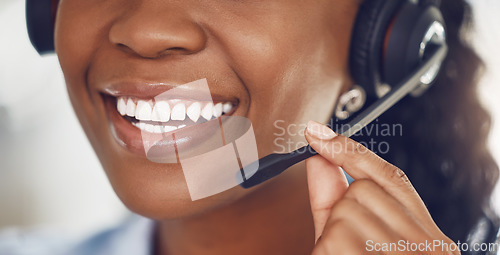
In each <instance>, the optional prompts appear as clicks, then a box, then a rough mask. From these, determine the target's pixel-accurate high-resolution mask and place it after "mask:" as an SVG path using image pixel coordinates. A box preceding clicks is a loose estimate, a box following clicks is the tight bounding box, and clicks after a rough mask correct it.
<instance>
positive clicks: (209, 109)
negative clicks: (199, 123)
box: [201, 103, 214, 120]
mask: <svg viewBox="0 0 500 255" xmlns="http://www.w3.org/2000/svg"><path fill="white" fill-rule="evenodd" d="M213 108H214V104H213V103H208V104H207V105H205V107H203V110H202V111H201V116H202V117H203V118H205V119H206V120H211V119H212V115H213Z"/></svg>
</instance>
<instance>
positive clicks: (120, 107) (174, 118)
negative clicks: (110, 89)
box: [115, 96, 237, 133]
mask: <svg viewBox="0 0 500 255" xmlns="http://www.w3.org/2000/svg"><path fill="white" fill-rule="evenodd" d="M115 99H116V110H117V111H118V113H119V114H120V115H121V116H122V117H123V118H124V119H125V120H127V121H128V122H130V123H131V124H132V125H133V126H135V127H137V128H138V129H140V130H142V131H146V132H149V133H168V132H173V131H177V130H180V129H183V128H185V127H188V126H193V125H197V124H202V123H204V122H207V121H210V120H214V119H217V118H219V117H220V116H222V115H230V114H232V113H233V112H234V110H235V108H236V106H237V105H235V104H234V103H233V102H216V103H214V102H208V101H195V100H187V99H166V100H142V99H138V98H135V97H127V96H120V97H117V98H115Z"/></svg>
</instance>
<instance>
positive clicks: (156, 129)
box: [153, 125, 162, 134]
mask: <svg viewBox="0 0 500 255" xmlns="http://www.w3.org/2000/svg"><path fill="white" fill-rule="evenodd" d="M153 127H154V129H153V132H154V133H158V134H159V133H162V126H160V125H153Z"/></svg>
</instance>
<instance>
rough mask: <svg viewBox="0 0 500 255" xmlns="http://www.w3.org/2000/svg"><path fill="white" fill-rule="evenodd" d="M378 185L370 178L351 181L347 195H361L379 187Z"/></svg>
mask: <svg viewBox="0 0 500 255" xmlns="http://www.w3.org/2000/svg"><path fill="white" fill-rule="evenodd" d="M377 187H378V185H377V184H376V183H375V182H373V181H372V180H369V179H358V180H355V181H354V182H352V183H351V185H350V186H349V188H348V189H347V192H346V196H348V197H360V196H363V195H365V194H366V192H370V190H373V189H374V188H377Z"/></svg>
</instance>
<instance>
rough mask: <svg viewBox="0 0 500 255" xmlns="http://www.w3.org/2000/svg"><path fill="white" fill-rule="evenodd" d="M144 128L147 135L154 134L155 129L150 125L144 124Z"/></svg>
mask: <svg viewBox="0 0 500 255" xmlns="http://www.w3.org/2000/svg"><path fill="white" fill-rule="evenodd" d="M145 126H146V128H145V129H146V131H148V132H149V133H154V131H155V127H154V126H153V125H152V124H146V125H145Z"/></svg>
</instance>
